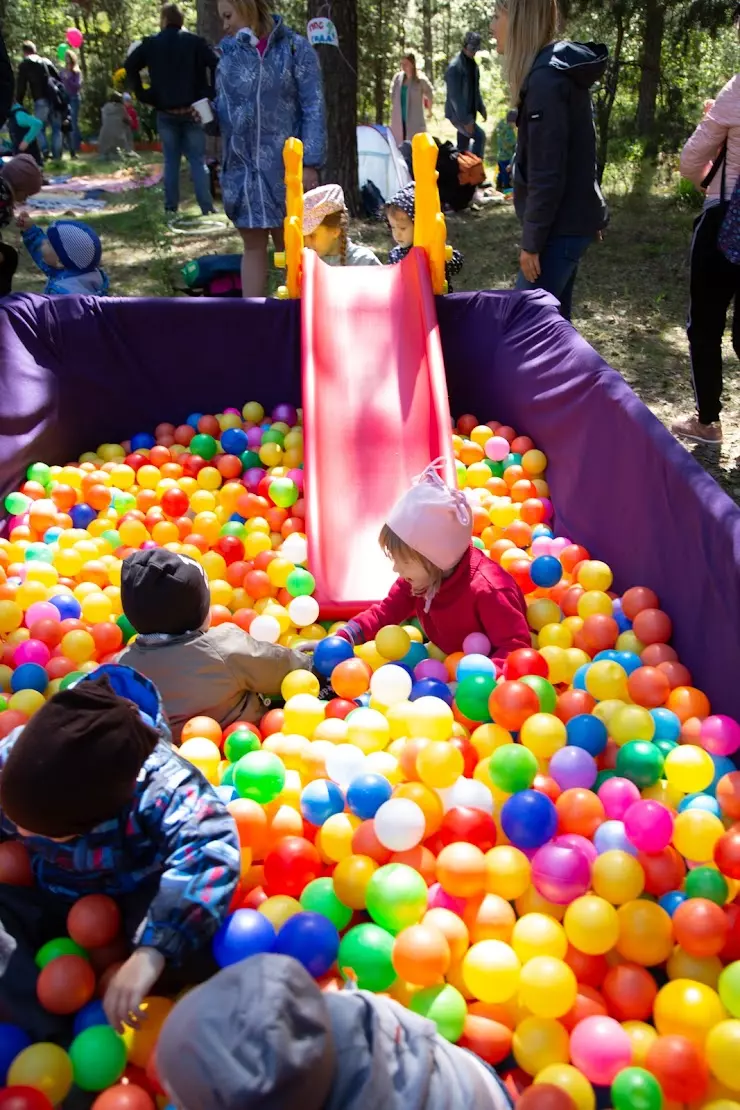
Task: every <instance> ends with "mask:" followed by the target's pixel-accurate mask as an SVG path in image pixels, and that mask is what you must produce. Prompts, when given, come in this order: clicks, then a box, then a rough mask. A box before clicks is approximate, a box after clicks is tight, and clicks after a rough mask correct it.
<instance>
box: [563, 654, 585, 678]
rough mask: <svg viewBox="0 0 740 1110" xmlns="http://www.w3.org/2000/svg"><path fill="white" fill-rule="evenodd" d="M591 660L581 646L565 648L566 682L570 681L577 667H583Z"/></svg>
mask: <svg viewBox="0 0 740 1110" xmlns="http://www.w3.org/2000/svg"><path fill="white" fill-rule="evenodd" d="M590 662H591V656H590V655H589V654H588V653H587V652H585V651H583V650H582V649H581V648H576V647H572V648H566V650H565V663H566V667H567V678H566V682H572V681H573V677H574V675H575V673H576V671H577V670H578V669H579V667H584V666H585V665H586V664H587V663H590Z"/></svg>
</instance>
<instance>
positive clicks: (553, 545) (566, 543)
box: [550, 536, 570, 559]
mask: <svg viewBox="0 0 740 1110" xmlns="http://www.w3.org/2000/svg"><path fill="white" fill-rule="evenodd" d="M566 547H570V540H569V539H567V538H566V537H565V536H556V537H555V539H554V540H550V554H551V555H554V556H555V558H556V559H558V558H560V556H561V554H562V553H563V552H564V551H565V549H566Z"/></svg>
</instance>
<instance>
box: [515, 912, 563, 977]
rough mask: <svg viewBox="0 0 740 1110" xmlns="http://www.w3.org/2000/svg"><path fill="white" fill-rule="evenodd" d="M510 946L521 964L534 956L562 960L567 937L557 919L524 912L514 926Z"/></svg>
mask: <svg viewBox="0 0 740 1110" xmlns="http://www.w3.org/2000/svg"><path fill="white" fill-rule="evenodd" d="M511 947H512V948H513V949H514V951H515V952H516V954H517V956H518V957H519V959H520V960H521V962H522V964H523V965H524V964H527V963H529V961H530V960H533V959H534V958H535V956H553V957H555V959H557V960H562V959H564V957H565V953H566V952H567V951H568V938H567V937H566V935H565V929H564V928H563V926H562V925H561V924H560V922H559V921H555V920H554V919H553V918H552V917H548V916H547V915H546V914H544V913H526V914H524V916H523V917H520V918H519V920H518V921H517V923H516V925H515V926H514V932H513V933H512V936H511Z"/></svg>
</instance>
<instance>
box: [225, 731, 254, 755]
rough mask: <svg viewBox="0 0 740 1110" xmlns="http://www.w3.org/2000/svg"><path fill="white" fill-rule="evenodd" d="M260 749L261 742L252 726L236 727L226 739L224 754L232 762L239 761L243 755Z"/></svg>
mask: <svg viewBox="0 0 740 1110" xmlns="http://www.w3.org/2000/svg"><path fill="white" fill-rule="evenodd" d="M259 750H260V742H259V740H258V739H257V737H256V736H255V734H254V733H253V732H252V730H251V728H236V729H234V731H233V732H230V733H229V735H228V736H227V737H226V740H225V741H224V755H225V756H226V758H227V759H228V760H229V762H230V763H238V762H239V760H240V759H241V758H242V756H243V755H249V753H250V752H258V751H259Z"/></svg>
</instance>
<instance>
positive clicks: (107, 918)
mask: <svg viewBox="0 0 740 1110" xmlns="http://www.w3.org/2000/svg"><path fill="white" fill-rule="evenodd" d="M120 928H121V911H120V910H119V908H118V906H117V905H116V903H115V902H114V901H113V899H112V898H109V897H108V896H107V895H106V894H88V895H86V896H85V897H84V898H80V900H79V902H75V904H74V906H72V909H71V910H70V911H69V913H68V915H67V931H68V932H69V935H70V936H71V938H72V940H73V941H75V942H76V943H77V944H79V945H80V946H81V947H82V948H102V947H103V945H106V944H111V943H112V941H114V940H115V939H116V937H117V936H118V933H119V930H120Z"/></svg>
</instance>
